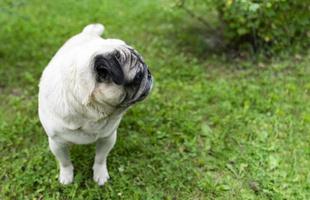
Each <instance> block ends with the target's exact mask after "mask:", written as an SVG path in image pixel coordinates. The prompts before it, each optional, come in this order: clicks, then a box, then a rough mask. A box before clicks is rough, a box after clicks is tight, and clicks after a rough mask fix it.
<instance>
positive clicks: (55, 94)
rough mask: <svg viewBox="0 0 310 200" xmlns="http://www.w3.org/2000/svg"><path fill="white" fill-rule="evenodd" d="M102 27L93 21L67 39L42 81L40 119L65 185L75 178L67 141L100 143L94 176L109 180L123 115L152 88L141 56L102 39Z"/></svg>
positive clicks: (96, 178)
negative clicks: (109, 160)
mask: <svg viewBox="0 0 310 200" xmlns="http://www.w3.org/2000/svg"><path fill="white" fill-rule="evenodd" d="M103 31H104V27H103V25H101V24H90V25H88V26H86V27H85V28H84V29H83V31H82V32H81V33H79V34H77V35H75V36H74V37H72V38H71V39H69V40H68V41H67V42H66V43H65V44H64V45H63V46H62V47H61V48H60V49H59V50H58V52H57V53H56V55H55V56H54V57H53V58H52V60H51V61H50V63H49V64H48V65H47V67H46V68H45V70H44V72H43V74H42V77H41V80H40V89H39V117H40V121H41V123H42V125H43V127H44V130H45V131H46V133H47V135H48V141H49V147H50V149H51V151H52V153H53V154H54V155H55V157H56V159H57V160H58V161H59V165H60V174H59V181H60V183H62V184H69V183H71V182H72V181H73V165H72V163H71V161H70V157H69V150H68V145H69V144H89V143H93V142H96V157H95V162H94V165H93V178H94V180H95V181H96V182H97V183H98V184H99V185H103V184H104V183H105V182H106V181H107V180H108V179H109V174H108V170H107V156H108V154H109V152H110V150H111V149H112V148H113V146H114V144H115V141H116V132H117V128H118V125H119V123H120V121H121V119H122V116H123V114H124V112H125V111H126V110H127V109H128V108H129V107H130V106H131V105H133V104H134V103H136V102H138V101H141V100H143V99H144V98H145V97H146V96H147V95H148V93H149V92H150V90H151V88H152V76H151V73H150V72H149V70H148V68H147V65H146V64H145V63H144V61H143V59H142V57H141V56H140V55H139V54H138V53H137V52H136V51H135V50H134V49H133V48H132V47H130V46H128V45H126V44H125V42H123V41H121V40H118V39H103V38H101V37H100V35H101V34H102V33H103Z"/></svg>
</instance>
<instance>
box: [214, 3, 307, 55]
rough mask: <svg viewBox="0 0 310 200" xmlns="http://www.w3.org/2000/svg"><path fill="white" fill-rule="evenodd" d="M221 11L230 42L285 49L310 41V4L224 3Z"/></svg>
mask: <svg viewBox="0 0 310 200" xmlns="http://www.w3.org/2000/svg"><path fill="white" fill-rule="evenodd" d="M217 10H218V12H219V17H220V20H221V21H222V22H223V23H224V24H225V31H224V36H225V38H226V39H227V40H229V41H230V42H233V43H234V42H238V43H242V42H244V41H246V42H250V43H251V44H252V45H253V47H254V48H256V49H257V48H258V47H262V46H265V45H266V44H267V45H268V46H269V45H272V46H273V49H274V50H280V49H284V48H286V47H289V46H291V45H292V44H294V43H296V42H300V41H304V42H307V39H309V38H308V37H309V32H308V33H307V30H308V28H309V27H310V23H309V22H310V21H309V4H308V3H307V1H303V0H294V1H292V0H222V1H218V4H217ZM307 11H308V12H307Z"/></svg>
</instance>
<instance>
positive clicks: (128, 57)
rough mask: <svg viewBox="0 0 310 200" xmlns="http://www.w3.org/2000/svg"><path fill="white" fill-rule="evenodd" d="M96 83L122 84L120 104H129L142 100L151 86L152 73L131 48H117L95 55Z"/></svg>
mask: <svg viewBox="0 0 310 200" xmlns="http://www.w3.org/2000/svg"><path fill="white" fill-rule="evenodd" d="M94 68H95V72H96V80H97V82H98V83H109V82H111V81H113V82H114V83H115V84H117V85H122V86H123V87H124V90H125V92H126V97H125V98H124V101H123V102H122V104H121V106H125V107H127V106H130V105H132V104H134V103H135V102H138V101H141V100H143V99H144V98H145V97H146V96H147V95H148V93H149V92H150V90H151V88H152V82H153V81H152V75H151V73H150V71H149V69H148V67H147V65H146V64H145V63H144V61H143V59H142V57H141V56H140V55H139V54H138V53H137V52H136V51H135V50H133V49H132V48H129V47H120V48H119V49H117V50H115V51H113V52H111V53H109V54H106V55H98V56H96V57H95V64H94Z"/></svg>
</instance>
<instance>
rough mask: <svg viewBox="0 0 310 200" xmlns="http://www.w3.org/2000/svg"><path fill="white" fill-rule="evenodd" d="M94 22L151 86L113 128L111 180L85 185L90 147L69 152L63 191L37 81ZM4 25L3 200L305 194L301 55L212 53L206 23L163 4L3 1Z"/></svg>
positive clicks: (306, 85) (0, 81)
mask: <svg viewBox="0 0 310 200" xmlns="http://www.w3.org/2000/svg"><path fill="white" fill-rule="evenodd" d="M13 2H14V3H13ZM90 22H101V23H103V24H104V25H105V26H106V32H105V34H104V37H109V38H112V37H114V38H121V39H123V40H125V41H126V42H127V43H129V44H131V45H133V46H134V47H135V48H136V49H137V50H138V51H139V52H140V53H141V54H142V55H143V57H144V59H145V61H146V62H147V63H148V65H149V67H150V69H151V71H152V73H153V75H154V77H155V85H154V89H153V92H152V94H151V95H150V96H149V98H148V99H147V100H146V101H144V102H143V103H140V104H139V105H137V106H135V107H133V108H132V109H131V110H129V111H128V113H127V114H126V115H125V117H124V119H123V121H122V123H121V125H120V128H119V131H118V133H119V134H118V141H117V144H116V146H115V148H114V149H113V150H112V152H111V154H110V156H109V159H108V164H109V165H108V168H109V172H110V176H111V180H110V181H109V182H108V183H107V184H105V185H104V186H103V187H99V186H97V185H96V184H95V183H94V182H93V180H92V171H91V166H92V162H93V158H94V145H86V146H74V147H73V148H72V150H71V152H72V159H73V164H74V166H75V177H74V179H75V180H74V183H73V184H72V185H69V186H62V185H60V184H59V183H58V181H57V176H58V168H57V164H56V162H55V160H54V157H53V156H52V154H51V153H50V151H49V150H48V144H47V137H46V135H45V133H44V131H43V129H42V127H41V125H40V122H39V119H38V116H37V92H38V82H39V77H40V74H41V72H42V70H43V68H44V67H45V66H46V65H47V63H48V61H49V60H50V59H51V57H52V56H53V54H54V53H55V52H56V51H57V49H58V48H59V47H60V46H61V45H62V44H63V42H64V41H65V40H66V39H68V38H69V37H70V36H72V35H73V34H76V33H78V32H80V31H81V30H82V28H83V27H84V26H85V25H86V24H88V23H90ZM0 24H1V30H0V40H1V43H0V77H1V78H0V163H1V164H0V180H1V181H0V199H310V192H309V191H310V187H309V186H310V173H309V166H310V148H309V146H310V133H309V130H310V123H309V122H310V114H309V113H310V98H309V89H310V82H309V77H310V76H309V75H310V73H309V65H310V57H309V53H308V52H306V50H305V52H304V53H303V54H297V55H293V54H291V55H284V56H281V57H280V56H279V57H273V58H270V59H268V60H265V59H264V60H262V61H260V58H258V59H256V60H255V61H253V59H230V58H227V57H226V56H225V55H224V56H220V55H211V53H210V54H209V53H208V48H206V46H208V44H210V41H209V40H208V35H203V34H202V33H203V31H201V30H200V31H196V30H197V26H198V27H199V26H202V25H201V24H199V22H196V21H195V19H192V18H191V17H190V16H188V15H187V14H186V13H184V12H182V11H181V10H171V9H169V5H168V4H166V1H146V0H145V1H129V0H128V1H105V2H100V1H98V0H91V1H73V0H67V1H61V0H54V1H44V2H43V1H39V0H31V1H23V0H20V1H11V0H6V1H2V2H1V3H0ZM195 27H196V28H195ZM212 48H216V46H213V47H212Z"/></svg>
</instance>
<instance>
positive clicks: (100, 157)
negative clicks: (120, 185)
mask: <svg viewBox="0 0 310 200" xmlns="http://www.w3.org/2000/svg"><path fill="white" fill-rule="evenodd" d="M115 141H116V131H114V133H113V134H111V135H110V136H108V137H106V138H100V139H98V140H97V143H96V157H95V163H94V166H93V171H94V181H96V182H97V183H98V185H103V184H104V183H105V182H106V181H107V180H108V179H109V178H110V177H109V173H108V169H107V157H108V154H109V152H110V151H111V149H112V148H113V146H114V144H115Z"/></svg>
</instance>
